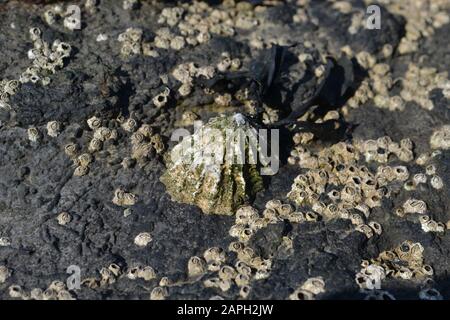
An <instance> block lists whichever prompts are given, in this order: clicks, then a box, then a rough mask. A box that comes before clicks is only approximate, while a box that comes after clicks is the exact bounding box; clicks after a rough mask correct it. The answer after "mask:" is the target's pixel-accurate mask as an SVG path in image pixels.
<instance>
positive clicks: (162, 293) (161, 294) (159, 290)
mask: <svg viewBox="0 0 450 320" xmlns="http://www.w3.org/2000/svg"><path fill="white" fill-rule="evenodd" d="M168 296H169V292H168V291H167V288H166V287H156V288H154V289H153V290H152V292H151V293H150V300H164V299H166V298H167V297H168Z"/></svg>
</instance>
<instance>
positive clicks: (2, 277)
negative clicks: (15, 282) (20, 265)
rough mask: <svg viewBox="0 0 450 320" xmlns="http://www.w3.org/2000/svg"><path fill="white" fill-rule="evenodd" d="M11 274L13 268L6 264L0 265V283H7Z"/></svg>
mask: <svg viewBox="0 0 450 320" xmlns="http://www.w3.org/2000/svg"><path fill="white" fill-rule="evenodd" d="M10 276H11V270H9V269H8V268H7V267H5V266H0V284H2V283H5V282H6V280H7V279H8V278H9V277H10Z"/></svg>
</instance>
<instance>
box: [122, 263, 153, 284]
mask: <svg viewBox="0 0 450 320" xmlns="http://www.w3.org/2000/svg"><path fill="white" fill-rule="evenodd" d="M125 275H126V277H127V278H128V279H131V280H135V279H138V278H139V279H144V280H145V281H150V280H153V279H156V271H155V269H153V268H152V267H150V266H141V265H133V266H130V267H129V268H128V269H127V270H126V272H125Z"/></svg>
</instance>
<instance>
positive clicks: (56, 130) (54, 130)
mask: <svg viewBox="0 0 450 320" xmlns="http://www.w3.org/2000/svg"><path fill="white" fill-rule="evenodd" d="M60 133H61V123H60V122H58V121H50V122H48V123H47V134H48V135H49V136H50V137H53V138H56V137H57V136H58V135H59V134H60Z"/></svg>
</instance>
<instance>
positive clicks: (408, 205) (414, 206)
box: [403, 198, 427, 214]
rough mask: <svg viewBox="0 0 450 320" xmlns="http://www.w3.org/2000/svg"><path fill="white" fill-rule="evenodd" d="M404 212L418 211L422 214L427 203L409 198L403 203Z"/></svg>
mask: <svg viewBox="0 0 450 320" xmlns="http://www.w3.org/2000/svg"><path fill="white" fill-rule="evenodd" d="M403 210H404V212H405V213H420V214H424V213H425V212H426V210H427V204H426V203H425V201H423V200H417V199H414V198H410V199H408V200H406V202H405V203H404V204H403Z"/></svg>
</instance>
